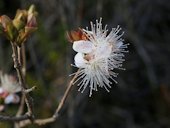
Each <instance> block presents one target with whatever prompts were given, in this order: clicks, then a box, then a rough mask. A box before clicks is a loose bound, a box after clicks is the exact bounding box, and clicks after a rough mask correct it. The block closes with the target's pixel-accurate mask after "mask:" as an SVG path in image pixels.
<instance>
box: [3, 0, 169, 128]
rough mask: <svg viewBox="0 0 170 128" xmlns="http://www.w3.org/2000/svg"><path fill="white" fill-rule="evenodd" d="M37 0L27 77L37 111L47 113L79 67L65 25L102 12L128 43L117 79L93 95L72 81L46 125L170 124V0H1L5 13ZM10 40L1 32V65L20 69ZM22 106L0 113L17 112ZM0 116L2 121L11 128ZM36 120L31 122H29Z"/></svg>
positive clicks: (156, 127)
mask: <svg viewBox="0 0 170 128" xmlns="http://www.w3.org/2000/svg"><path fill="white" fill-rule="evenodd" d="M31 4H35V5H36V7H37V11H38V13H39V15H38V30H37V32H36V33H35V34H33V35H32V36H31V37H30V38H29V40H28V41H27V42H26V53H27V78H26V80H27V83H28V85H29V86H30V87H31V86H37V87H38V89H37V90H35V91H34V92H33V93H31V95H32V97H33V98H34V106H35V114H36V116H37V117H39V118H40V117H41V118H45V117H50V116H51V115H52V114H53V112H54V111H55V108H56V106H57V104H58V102H59V100H60V98H61V96H62V95H63V93H64V91H65V89H66V86H67V84H68V82H69V80H70V78H71V77H69V74H71V73H72V72H74V71H76V69H75V68H72V67H71V66H70V64H71V63H73V56H74V55H75V52H74V51H73V50H72V44H71V43H69V42H68V41H67V40H66V38H65V33H66V31H67V30H72V29H76V28H78V27H84V28H85V27H86V26H89V22H90V21H93V22H95V20H96V19H99V18H100V17H102V18H103V24H104V25H105V24H108V27H109V29H111V28H112V27H116V26H117V25H120V26H121V27H122V29H123V31H125V34H124V38H125V42H126V43H130V46H129V48H128V50H129V53H127V54H126V61H125V63H124V67H125V68H126V71H119V70H118V71H116V72H119V76H118V78H116V80H117V81H118V84H114V85H112V89H111V91H110V93H107V92H106V91H105V90H104V89H99V91H98V92H94V93H93V96H92V97H91V98H89V97H88V89H87V90H86V91H85V92H84V93H83V94H80V93H79V92H78V91H77V87H76V86H75V87H74V88H73V89H72V92H71V94H70V95H69V97H68V100H67V102H66V104H65V107H64V108H63V109H62V112H61V115H60V117H59V119H58V120H57V121H56V122H55V123H52V124H49V125H46V126H43V128H56V127H57V128H170V81H169V79H170V57H169V56H170V42H169V41H170V30H169V29H170V2H169V0H119V1H118V0H93V1H92V0H84V1H83V0H1V1H0V15H2V14H6V15H8V16H10V17H11V18H13V17H14V16H15V13H16V10H17V9H28V7H29V6H30V5H31ZM11 54H12V52H11V47H10V43H9V42H8V41H7V40H5V38H4V37H2V36H1V37H0V69H2V70H3V71H4V72H6V73H10V74H15V70H14V69H13V62H12V58H11ZM17 106H18V105H9V106H8V107H7V108H6V111H5V112H3V113H7V114H14V113H15V112H16V111H17ZM12 127H13V126H12V124H11V123H0V128H12ZM36 127H38V126H35V125H32V126H31V125H30V126H29V128H36Z"/></svg>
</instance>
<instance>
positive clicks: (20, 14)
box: [13, 10, 27, 30]
mask: <svg viewBox="0 0 170 128" xmlns="http://www.w3.org/2000/svg"><path fill="white" fill-rule="evenodd" d="M26 22H27V11H25V10H18V11H17V14H16V16H15V18H14V20H13V24H14V26H15V27H16V28H17V30H21V29H23V28H24V26H25V25H26Z"/></svg>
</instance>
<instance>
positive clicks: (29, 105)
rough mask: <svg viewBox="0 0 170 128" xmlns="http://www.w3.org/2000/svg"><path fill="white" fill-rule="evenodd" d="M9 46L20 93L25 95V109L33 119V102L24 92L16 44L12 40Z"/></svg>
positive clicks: (25, 87) (24, 86)
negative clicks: (20, 88)
mask: <svg viewBox="0 0 170 128" xmlns="http://www.w3.org/2000/svg"><path fill="white" fill-rule="evenodd" d="M11 46H12V51H13V55H12V57H13V61H14V68H15V69H16V71H17V75H18V79H19V84H20V85H21V87H22V93H23V95H24V96H25V103H26V105H27V109H28V113H27V114H28V115H29V116H30V117H31V119H33V105H32V104H33V103H32V98H31V97H30V96H29V94H28V93H25V90H26V89H27V86H26V84H25V81H24V78H23V75H22V69H21V68H22V67H21V65H20V64H19V61H18V54H17V48H18V46H16V45H15V44H14V43H13V42H11Z"/></svg>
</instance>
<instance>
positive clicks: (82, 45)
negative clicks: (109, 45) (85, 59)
mask: <svg viewBox="0 0 170 128" xmlns="http://www.w3.org/2000/svg"><path fill="white" fill-rule="evenodd" d="M93 48H94V45H93V43H92V42H90V41H85V40H79V41H74V43H73V49H74V51H76V52H80V53H90V52H91V51H92V50H93Z"/></svg>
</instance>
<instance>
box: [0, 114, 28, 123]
mask: <svg viewBox="0 0 170 128" xmlns="http://www.w3.org/2000/svg"><path fill="white" fill-rule="evenodd" d="M29 118H30V117H29V115H27V114H25V115H23V116H19V117H13V116H6V115H0V120H1V121H7V122H9V121H10V122H19V121H22V120H26V119H29Z"/></svg>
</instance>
